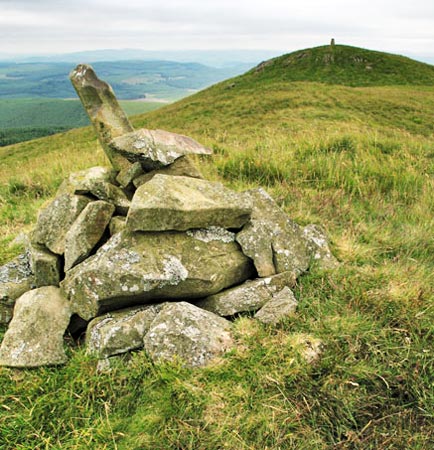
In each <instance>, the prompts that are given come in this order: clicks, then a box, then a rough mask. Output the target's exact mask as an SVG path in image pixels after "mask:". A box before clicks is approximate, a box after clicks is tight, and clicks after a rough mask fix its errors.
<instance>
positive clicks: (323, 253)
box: [303, 224, 339, 269]
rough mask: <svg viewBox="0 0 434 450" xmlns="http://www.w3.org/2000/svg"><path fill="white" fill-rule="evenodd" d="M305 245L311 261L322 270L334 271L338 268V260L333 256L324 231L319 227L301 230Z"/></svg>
mask: <svg viewBox="0 0 434 450" xmlns="http://www.w3.org/2000/svg"><path fill="white" fill-rule="evenodd" d="M303 234H304V235H305V237H306V239H307V245H308V247H309V249H310V252H311V254H312V255H313V260H314V261H315V262H317V264H318V265H319V267H321V268H322V269H335V268H336V267H338V266H339V262H338V260H337V259H336V258H335V257H334V256H333V254H332V252H331V250H330V246H329V242H328V239H327V235H326V232H325V230H324V229H323V228H322V227H321V226H320V225H314V224H311V225H308V226H306V227H304V228H303Z"/></svg>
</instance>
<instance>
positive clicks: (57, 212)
mask: <svg viewBox="0 0 434 450" xmlns="http://www.w3.org/2000/svg"><path fill="white" fill-rule="evenodd" d="M90 202H91V200H90V199H89V198H87V197H84V196H83V195H73V194H69V193H65V194H61V195H60V196H58V197H56V198H55V199H54V200H53V201H52V202H51V203H50V204H49V205H48V206H47V207H46V208H45V209H43V210H42V211H41V212H40V213H39V217H38V222H37V224H36V228H35V230H34V232H33V236H32V241H33V242H35V243H36V244H43V245H45V246H46V247H47V248H48V249H49V250H51V251H52V252H53V253H56V254H58V255H62V254H63V253H64V252H65V236H66V233H67V232H68V230H69V229H70V228H71V225H72V224H73V223H74V221H75V219H77V217H78V216H79V215H80V213H81V211H83V209H84V208H85V207H86V205H87V204H88V203H90Z"/></svg>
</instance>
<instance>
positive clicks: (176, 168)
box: [134, 155, 203, 188]
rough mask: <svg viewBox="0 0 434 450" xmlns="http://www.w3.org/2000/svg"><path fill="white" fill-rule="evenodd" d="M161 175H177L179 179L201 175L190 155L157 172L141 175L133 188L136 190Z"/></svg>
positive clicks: (200, 176)
mask: <svg viewBox="0 0 434 450" xmlns="http://www.w3.org/2000/svg"><path fill="white" fill-rule="evenodd" d="M158 173H161V174H163V175H177V176H181V177H192V178H201V179H203V175H202V174H201V173H200V171H199V169H198V168H197V167H196V165H195V163H194V161H193V157H192V156H191V155H185V156H181V157H180V158H178V159H177V160H176V161H175V162H174V163H173V164H170V165H169V166H166V167H163V168H161V169H157V170H151V172H147V173H144V174H143V175H141V176H139V177H137V178H135V179H134V186H135V187H136V188H138V187H139V186H141V185H142V184H145V183H147V182H148V181H149V180H151V179H152V178H153V177H154V175H157V174H158Z"/></svg>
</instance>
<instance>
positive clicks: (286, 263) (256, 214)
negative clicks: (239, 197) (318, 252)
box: [237, 188, 311, 277]
mask: <svg viewBox="0 0 434 450" xmlns="http://www.w3.org/2000/svg"><path fill="white" fill-rule="evenodd" d="M245 194H246V195H248V196H249V197H250V198H251V200H252V202H253V212H252V216H251V219H250V222H249V223H248V224H247V225H246V226H245V227H244V228H243V229H242V230H241V231H240V232H239V233H238V234H237V242H238V243H239V244H240V245H241V248H242V249H243V252H244V253H245V254H246V255H247V256H249V257H250V258H252V259H253V262H254V264H255V267H256V270H257V271H258V274H259V276H261V277H267V276H270V275H274V274H275V273H281V272H285V271H290V272H295V273H298V274H301V273H303V272H304V271H306V270H307V269H308V267H309V264H310V260H311V253H310V250H309V248H308V245H307V239H306V236H305V235H304V234H303V230H302V228H300V227H299V226H298V225H297V224H296V223H295V222H293V221H292V220H291V219H290V218H289V217H288V216H287V215H286V214H285V213H284V212H283V211H282V210H281V209H280V208H279V207H278V206H277V204H276V203H275V202H274V200H273V199H272V198H271V197H270V196H269V195H268V194H267V193H266V192H265V191H264V190H263V189H262V188H260V189H255V190H252V191H248V192H246V193H245Z"/></svg>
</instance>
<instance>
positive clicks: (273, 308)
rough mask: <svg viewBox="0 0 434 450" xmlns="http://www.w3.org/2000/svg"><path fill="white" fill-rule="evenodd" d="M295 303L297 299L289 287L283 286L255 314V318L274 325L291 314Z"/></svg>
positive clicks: (295, 305)
mask: <svg viewBox="0 0 434 450" xmlns="http://www.w3.org/2000/svg"><path fill="white" fill-rule="evenodd" d="M297 304H298V302H297V299H296V298H295V296H294V294H293V292H292V291H291V289H289V287H284V288H283V289H282V290H281V291H280V292H278V293H277V294H275V295H273V297H272V298H271V300H270V301H268V302H267V303H265V305H264V306H263V307H262V308H261V309H260V310H259V311H258V312H257V313H256V314H255V319H258V320H259V321H260V322H262V323H266V324H273V325H275V324H277V323H279V322H281V321H282V320H283V319H285V318H287V317H289V316H291V315H293V314H294V313H295V310H296V309H297Z"/></svg>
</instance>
